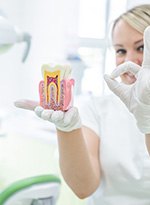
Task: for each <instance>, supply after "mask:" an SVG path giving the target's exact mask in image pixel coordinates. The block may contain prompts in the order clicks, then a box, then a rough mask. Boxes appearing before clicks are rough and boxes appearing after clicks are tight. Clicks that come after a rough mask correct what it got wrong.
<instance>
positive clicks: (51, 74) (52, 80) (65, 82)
mask: <svg viewBox="0 0 150 205" xmlns="http://www.w3.org/2000/svg"><path fill="white" fill-rule="evenodd" d="M42 76H43V80H42V81H40V83H39V95H40V105H41V106H42V107H43V108H45V109H53V110H62V111H66V110H68V109H69V108H70V107H71V106H72V104H73V86H74V79H70V76H71V67H70V66H69V65H55V66H51V65H43V66H42Z"/></svg>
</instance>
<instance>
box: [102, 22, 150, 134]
mask: <svg viewBox="0 0 150 205" xmlns="http://www.w3.org/2000/svg"><path fill="white" fill-rule="evenodd" d="M127 71H130V72H131V73H133V74H134V75H135V76H136V78H137V80H136V82H135V83H134V84H132V85H127V84H124V83H119V82H117V81H116V80H115V78H117V77H119V76H120V75H121V74H123V73H126V72H127ZM104 79H105V81H106V83H107V85H108V87H109V88H110V90H112V91H113V92H114V93H115V94H116V95H117V96H119V98H120V99H121V100H122V101H123V102H124V103H125V105H126V106H127V108H128V109H129V111H130V112H132V113H133V115H134V116H135V118H136V121H137V126H138V127H139V129H140V130H141V132H143V133H145V134H148V133H150V26H149V27H147V28H146V30H145V32H144V54H143V64H142V66H141V67H140V66H138V65H136V64H134V63H132V62H126V63H124V64H122V65H119V66H118V67H117V68H116V69H115V70H114V71H113V72H112V74H111V75H110V76H108V75H105V76H104Z"/></svg>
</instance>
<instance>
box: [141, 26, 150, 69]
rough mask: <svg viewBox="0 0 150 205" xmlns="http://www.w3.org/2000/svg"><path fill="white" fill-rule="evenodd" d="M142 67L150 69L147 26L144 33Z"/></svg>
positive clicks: (149, 42) (148, 28)
mask: <svg viewBox="0 0 150 205" xmlns="http://www.w3.org/2000/svg"><path fill="white" fill-rule="evenodd" d="M142 67H143V68H149V69H150V26H148V27H147V28H146V29H145V31H144V54H143V64H142Z"/></svg>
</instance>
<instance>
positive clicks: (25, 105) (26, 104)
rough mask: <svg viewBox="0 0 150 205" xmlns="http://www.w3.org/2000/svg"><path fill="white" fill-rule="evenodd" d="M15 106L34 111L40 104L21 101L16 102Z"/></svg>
mask: <svg viewBox="0 0 150 205" xmlns="http://www.w3.org/2000/svg"><path fill="white" fill-rule="evenodd" d="M14 105H15V106H16V107H18V108H23V109H27V110H34V109H35V107H37V106H39V103H38V102H36V101H32V100H26V99H21V100H17V101H15V102H14Z"/></svg>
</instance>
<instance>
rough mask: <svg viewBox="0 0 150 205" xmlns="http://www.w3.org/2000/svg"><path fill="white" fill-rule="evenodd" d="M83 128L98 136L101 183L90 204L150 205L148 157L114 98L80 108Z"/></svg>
mask: <svg viewBox="0 0 150 205" xmlns="http://www.w3.org/2000/svg"><path fill="white" fill-rule="evenodd" d="M80 108H81V110H80V109H79V110H80V114H81V119H82V123H83V125H85V126H87V127H89V128H91V129H92V130H94V131H95V132H96V133H97V135H98V136H99V137H100V141H101V143H100V163H101V168H102V182H101V184H100V186H99V188H98V189H97V191H96V192H95V193H94V194H93V195H92V196H91V197H90V198H89V201H90V203H89V204H90V205H118V204H121V205H150V156H149V153H148V150H147V148H146V145H145V141H144V135H143V134H142V133H140V131H139V130H138V128H137V126H136V121H135V119H134V117H133V115H132V114H131V113H130V112H129V111H128V109H127V108H126V107H125V105H124V104H123V103H122V102H121V100H120V99H119V98H118V97H117V96H115V95H111V96H105V97H102V98H98V97H92V99H91V100H90V102H86V103H84V106H81V107H80Z"/></svg>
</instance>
